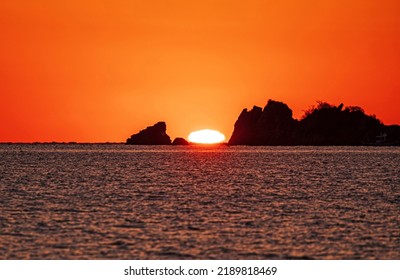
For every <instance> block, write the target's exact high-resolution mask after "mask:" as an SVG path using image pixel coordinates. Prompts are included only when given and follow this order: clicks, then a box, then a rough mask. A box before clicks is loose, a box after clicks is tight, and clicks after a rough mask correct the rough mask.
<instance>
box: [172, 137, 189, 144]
mask: <svg viewBox="0 0 400 280" xmlns="http://www.w3.org/2000/svg"><path fill="white" fill-rule="evenodd" d="M172 145H189V142H188V141H186V140H185V139H184V138H181V137H177V138H175V139H174V141H173V142H172Z"/></svg>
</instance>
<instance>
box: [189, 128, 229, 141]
mask: <svg viewBox="0 0 400 280" xmlns="http://www.w3.org/2000/svg"><path fill="white" fill-rule="evenodd" d="M188 138H189V141H190V142H192V143H198V144H216V143H221V142H223V141H224V140H225V135H223V134H222V133H221V132H219V131H217V130H212V129H203V130H198V131H194V132H192V133H190V134H189V137H188Z"/></svg>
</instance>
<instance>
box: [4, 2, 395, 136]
mask: <svg viewBox="0 0 400 280" xmlns="http://www.w3.org/2000/svg"><path fill="white" fill-rule="evenodd" d="M0 35H1V41H0V141H3V142H4V141H12V142H13V141H21V142H32V141H80V142H81V141H83V142H104V141H116V142H122V141H125V140H126V138H128V137H129V136H130V135H131V134H133V133H136V132H138V131H139V130H140V129H143V128H145V127H147V126H149V125H153V124H154V123H156V122H158V121H166V122H167V133H168V134H169V135H170V136H171V137H172V138H174V137H185V138H186V137H187V136H188V134H189V133H190V132H191V131H194V130H198V129H203V128H211V129H217V130H219V131H221V132H222V133H224V134H225V135H226V136H227V137H228V138H229V136H230V135H231V133H232V130H233V125H234V122H235V121H236V119H237V117H238V115H239V114H240V112H241V110H242V109H243V108H245V107H247V108H251V107H252V106H253V105H258V106H264V105H265V104H266V102H267V100H268V99H275V100H279V101H283V102H285V103H287V104H288V106H289V107H290V108H292V110H293V112H294V116H295V117H296V118H299V117H301V116H302V114H303V110H305V109H307V108H308V107H309V106H310V105H313V104H315V103H316V101H317V100H320V101H327V102H329V103H332V104H336V105H337V104H339V103H341V102H343V103H344V104H345V106H346V105H358V106H361V107H363V108H364V109H365V110H366V113H368V114H376V115H377V117H378V118H379V119H381V120H382V121H383V122H384V123H385V124H394V123H400V113H399V112H400V110H399V105H400V51H399V50H400V1H398V0H393V1H390V0H353V1H345V0H332V1H330V0H329V1H317V0H315V1H311V0H306V1H297V0H287V1H268V0H260V1H257V0H247V1H242V0H239V1H234V0H226V1H221V0H197V1H196V0H193V1H188V0H170V1H168V0H160V1H156V0H146V1H134V0H107V1H106V0H68V1H61V0H60V1H53V0H31V1H30V0H25V1H22V0H2V1H0Z"/></svg>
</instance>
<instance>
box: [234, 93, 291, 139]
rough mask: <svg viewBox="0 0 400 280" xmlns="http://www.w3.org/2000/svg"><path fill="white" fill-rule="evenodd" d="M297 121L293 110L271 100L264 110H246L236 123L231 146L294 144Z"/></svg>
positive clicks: (256, 108) (254, 108)
mask: <svg viewBox="0 0 400 280" xmlns="http://www.w3.org/2000/svg"><path fill="white" fill-rule="evenodd" d="M295 124H296V121H295V120H294V119H293V118H292V110H290V108H289V107H288V106H287V105H286V104H284V103H282V102H277V101H273V100H270V101H268V104H267V105H266V106H265V108H264V110H263V109H261V108H260V107H257V106H254V107H253V109H252V110H250V111H247V109H244V110H243V111H242V113H241V114H240V116H239V118H238V120H237V121H236V123H235V129H234V131H233V134H232V136H231V138H230V140H229V144H231V145H288V144H292V143H293V139H292V138H293V136H292V133H293V130H294V126H295Z"/></svg>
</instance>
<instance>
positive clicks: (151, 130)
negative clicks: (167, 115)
mask: <svg viewBox="0 0 400 280" xmlns="http://www.w3.org/2000/svg"><path fill="white" fill-rule="evenodd" d="M166 131H167V125H166V124H165V122H158V123H156V124H155V125H153V126H149V127H147V128H146V129H143V130H141V131H140V132H139V133H137V134H133V135H132V136H131V137H130V138H128V139H127V140H126V144H131V145H169V144H171V138H170V137H169V136H168V135H167V133H166Z"/></svg>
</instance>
